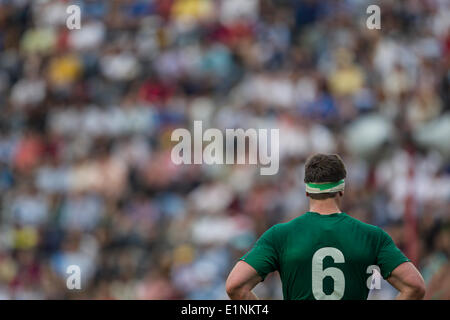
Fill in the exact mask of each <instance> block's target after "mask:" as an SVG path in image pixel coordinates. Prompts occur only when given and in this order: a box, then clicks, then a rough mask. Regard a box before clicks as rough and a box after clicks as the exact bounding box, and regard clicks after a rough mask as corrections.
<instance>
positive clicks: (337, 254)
mask: <svg viewBox="0 0 450 320" xmlns="http://www.w3.org/2000/svg"><path fill="white" fill-rule="evenodd" d="M328 256H330V257H332V258H333V260H334V263H344V262H345V259H344V255H343V254H342V252H341V251H340V250H338V249H336V248H331V247H326V248H322V249H319V250H317V251H316V253H314V255H313V258H312V291H313V294H314V298H316V300H340V299H342V297H343V296H344V290H345V277H344V273H343V272H342V271H341V270H339V269H338V268H333V267H330V268H326V269H325V270H324V269H323V259H325V257H328ZM327 276H329V277H331V278H333V281H334V291H333V292H332V293H331V294H325V292H323V279H325V277H327Z"/></svg>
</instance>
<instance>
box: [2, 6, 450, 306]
mask: <svg viewBox="0 0 450 320" xmlns="http://www.w3.org/2000/svg"><path fill="white" fill-rule="evenodd" d="M70 4H76V5H79V6H80V8H81V29H80V30H69V29H68V28H67V27H66V19H67V18H68V16H69V15H68V14H67V13H66V8H67V6H68V5H70ZM371 4H377V5H379V6H380V8H381V30H369V29H368V28H367V27H366V20H367V18H368V17H369V14H367V13H366V9H367V7H368V6H369V5H371ZM449 83H450V1H448V0H407V1H406V0H391V1H383V0H370V1H366V0H320V1H319V0H123V1H118V0H110V1H107V0H92V1H89V0H85V1H62V0H33V1H31V0H0V199H1V201H0V205H1V207H0V299H226V298H227V297H226V293H225V286H224V284H225V279H226V276H227V274H228V272H229V271H230V270H231V268H232V266H233V265H234V264H235V263H236V261H237V259H238V258H239V257H240V256H242V255H243V254H244V253H245V252H246V251H247V250H249V249H250V248H251V246H252V245H253V244H254V242H255V241H256V239H257V238H258V237H259V236H260V235H261V234H262V233H263V232H264V231H265V230H266V229H268V228H269V227H271V226H272V225H274V224H276V223H280V222H285V221H288V220H290V219H292V218H294V217H296V216H298V215H300V214H302V213H304V212H305V211H306V210H307V209H308V206H307V199H306V198H305V196H304V193H305V189H304V184H303V166H304V161H305V159H306V157H308V156H309V155H311V154H312V153H314V152H324V153H339V154H340V155H341V156H342V157H343V159H344V161H345V163H346V165H347V170H348V178H347V186H346V196H345V202H344V207H343V208H342V209H343V210H344V211H345V212H347V213H348V214H350V215H351V216H353V217H356V218H358V219H360V220H362V221H364V222H368V223H372V224H376V225H378V226H380V227H382V228H383V229H384V230H386V231H387V232H388V233H389V234H390V235H391V236H392V237H393V239H394V241H395V242H396V244H397V245H398V246H399V247H400V248H401V249H402V250H403V251H404V252H405V253H406V254H407V255H408V256H409V257H410V258H411V259H412V260H413V261H414V262H415V263H416V265H417V266H418V268H419V269H420V271H421V272H422V274H423V276H424V278H425V281H426V283H427V287H428V292H427V298H430V299H450V262H449V255H450V205H449V203H450V88H449ZM194 120H202V121H203V123H204V127H208V126H209V127H214V128H220V129H225V128H244V129H245V128H279V130H280V171H279V173H278V174H277V175H274V176H261V175H260V174H259V168H258V167H257V166H254V165H223V166H208V165H181V166H176V165H174V164H173V163H172V161H171V158H170V152H171V148H172V146H173V145H174V143H173V142H171V141H170V135H171V132H172V131H173V130H174V129H175V128H180V127H186V128H191V126H192V125H193V121H194ZM73 264H75V265H78V266H80V268H81V272H82V273H81V277H82V289H81V290H68V289H67V287H66V279H67V277H68V274H66V268H67V266H68V265H73ZM256 293H257V294H258V295H259V296H260V297H261V298H267V299H281V298H282V293H281V284H280V283H279V277H278V275H277V274H273V275H271V276H269V277H268V278H267V279H266V280H265V281H264V283H262V284H260V285H258V287H257V288H256ZM395 294H396V292H395V290H394V289H393V288H392V287H390V285H389V284H388V283H387V282H383V283H382V284H381V290H373V291H372V292H371V294H370V298H371V299H390V298H392V297H394V296H395Z"/></svg>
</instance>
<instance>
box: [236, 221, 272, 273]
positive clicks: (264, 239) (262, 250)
mask: <svg viewBox="0 0 450 320" xmlns="http://www.w3.org/2000/svg"><path fill="white" fill-rule="evenodd" d="M275 230H276V226H273V227H272V228H270V229H269V230H267V231H266V232H265V233H264V234H263V235H262V236H261V237H260V238H259V239H258V241H256V243H255V245H254V246H253V248H252V249H251V250H250V251H249V252H247V253H246V254H245V255H244V256H243V257H242V258H240V259H239V260H242V261H245V262H246V263H248V264H249V265H250V266H252V267H253V268H254V269H255V270H256V271H257V272H258V274H259V275H260V276H261V278H262V279H263V280H264V279H265V278H266V276H267V275H268V274H269V273H271V272H273V271H275V270H277V269H278V252H277V249H276V248H277V246H276V237H275V232H276V231H275Z"/></svg>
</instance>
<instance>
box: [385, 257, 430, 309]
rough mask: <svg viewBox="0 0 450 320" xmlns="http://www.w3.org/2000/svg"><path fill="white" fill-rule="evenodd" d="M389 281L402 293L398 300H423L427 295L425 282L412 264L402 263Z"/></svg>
mask: <svg viewBox="0 0 450 320" xmlns="http://www.w3.org/2000/svg"><path fill="white" fill-rule="evenodd" d="M387 281H388V282H389V283H390V284H391V285H392V286H393V287H394V288H396V289H397V290H398V291H400V294H399V295H398V296H397V297H396V299H397V300H421V299H423V297H424V295H425V282H424V280H423V278H422V276H421V274H420V272H419V270H417V269H416V267H415V266H414V265H413V264H412V263H411V262H405V263H402V264H401V265H399V266H398V267H397V268H395V269H394V271H392V273H391V276H390V277H389V278H387Z"/></svg>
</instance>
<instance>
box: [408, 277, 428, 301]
mask: <svg viewBox="0 0 450 320" xmlns="http://www.w3.org/2000/svg"><path fill="white" fill-rule="evenodd" d="M405 291H406V292H405V294H406V295H407V296H408V299H411V300H422V299H423V298H424V297H425V292H426V287H425V282H424V281H423V279H422V278H420V279H417V281H415V283H414V284H410V285H409V286H408V287H407V288H406V289H405Z"/></svg>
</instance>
